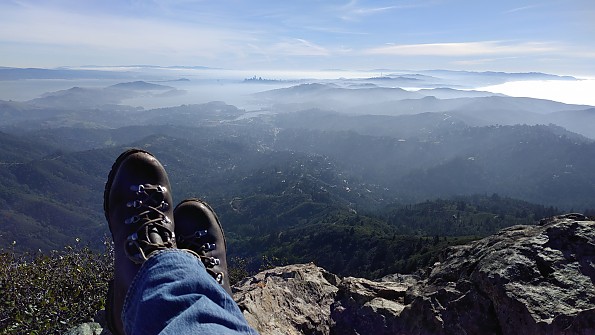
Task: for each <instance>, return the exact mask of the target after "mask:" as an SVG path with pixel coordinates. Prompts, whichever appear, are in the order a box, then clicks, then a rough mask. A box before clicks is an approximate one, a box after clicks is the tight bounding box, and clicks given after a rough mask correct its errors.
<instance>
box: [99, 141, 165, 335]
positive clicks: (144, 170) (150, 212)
mask: <svg viewBox="0 0 595 335" xmlns="http://www.w3.org/2000/svg"><path fill="white" fill-rule="evenodd" d="M103 196H104V199H103V200H104V202H103V209H104V212H105V218H106V219H107V222H108V224H109V228H110V231H111V233H112V239H113V241H114V280H113V282H112V283H110V289H109V292H108V297H107V304H106V318H107V323H108V328H109V329H110V330H111V331H112V333H113V334H117V335H119V334H124V330H123V325H122V319H121V315H122V306H123V304H124V299H125V297H126V293H127V292H128V287H129V286H130V283H131V282H132V280H133V279H134V277H135V275H136V273H137V272H138V270H139V268H140V266H141V265H142V263H143V262H144V261H145V260H147V258H149V257H150V256H151V254H152V253H154V252H155V251H158V250H164V249H168V248H175V246H176V243H175V235H174V223H173V210H172V196H171V186H170V183H169V180H168V178H167V174H166V173H165V169H164V168H163V165H161V163H159V161H158V160H157V159H156V158H155V157H154V156H153V155H151V154H150V153H148V152H146V151H144V150H140V149H131V150H128V151H125V152H124V153H122V154H121V155H120V156H119V157H118V158H117V159H116V162H115V163H114V165H113V166H112V170H111V171H110V173H109V176H108V179H107V183H106V184H105V191H104V195H103Z"/></svg>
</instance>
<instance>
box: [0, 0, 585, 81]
mask: <svg viewBox="0 0 595 335" xmlns="http://www.w3.org/2000/svg"><path fill="white" fill-rule="evenodd" d="M90 64H93V65H106V66H110V65H132V64H150V65H162V66H171V65H188V66H197V65H200V66H209V67H219V68H228V69H278V70H284V69H292V70H321V69H349V70H369V69H380V68H387V69H407V70H421V69H438V68H439V69H453V70H474V71H486V70H492V71H509V72H528V71H541V72H549V73H557V74H570V75H579V76H580V75H583V76H595V1H593V0H534V1H523V0H518V1H512V0H498V1H496V0H485V1H484V0H416V1H413V0H395V1H388V0H387V1H364V0H345V1H335V0H328V1H323V0H303V1H300V0H293V1H281V0H276V1H272V0H270V1H269V0H267V1H258V0H254V1H236V0H0V66H15V67H57V66H80V65H90Z"/></svg>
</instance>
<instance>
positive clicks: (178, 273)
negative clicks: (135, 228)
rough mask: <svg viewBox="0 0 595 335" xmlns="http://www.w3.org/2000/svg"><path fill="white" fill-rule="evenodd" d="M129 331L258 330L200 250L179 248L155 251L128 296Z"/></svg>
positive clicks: (126, 318)
mask: <svg viewBox="0 0 595 335" xmlns="http://www.w3.org/2000/svg"><path fill="white" fill-rule="evenodd" d="M122 320H123V323H124V329H125V331H126V333H127V334H129V335H133V334H175V335H182V334H257V333H256V331H254V330H253V329H252V328H250V326H249V325H248V323H247V321H246V319H245V318H244V316H243V314H242V312H241V311H240V309H239V308H238V306H237V304H236V303H235V301H234V300H233V299H232V297H230V296H229V294H227V292H225V290H224V289H223V288H222V287H221V285H219V283H217V281H215V279H213V277H211V276H210V275H209V274H208V273H207V271H206V270H205V267H204V265H203V264H202V262H201V261H200V260H199V259H197V258H196V257H195V256H194V255H192V254H190V253H188V252H185V251H182V250H177V249H171V250H165V251H160V252H157V253H156V254H154V255H152V256H151V257H150V258H149V259H148V260H146V261H145V263H144V264H143V265H142V267H141V268H140V270H139V272H138V274H137V275H136V277H135V278H134V280H133V282H132V284H131V285H130V288H129V290H128V294H127V296H126V299H125V302H124V308H123V311H122Z"/></svg>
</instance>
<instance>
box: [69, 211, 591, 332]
mask: <svg viewBox="0 0 595 335" xmlns="http://www.w3.org/2000/svg"><path fill="white" fill-rule="evenodd" d="M234 291H235V295H234V297H235V298H236V301H237V302H238V305H239V306H240V308H241V309H242V311H243V312H244V315H245V316H246V319H247V320H248V321H249V322H250V324H251V325H252V326H253V327H255V328H256V329H257V330H258V331H260V332H261V334H263V335H266V334H275V335H277V334H284V335H285V334H337V335H339V334H340V335H351V334H354V335H355V334H424V335H425V334H440V335H442V334H444V335H455V334H457V335H458V334H466V335H470V334H482V335H484V334H486V335H489V334H585V335H586V334H595V222H593V221H590V220H588V218H586V217H584V216H582V215H580V214H568V215H563V216H558V217H555V218H552V219H546V220H542V221H541V222H540V224H539V225H534V226H515V227H510V228H507V229H504V230H502V231H500V232H499V233H497V234H495V235H493V236H490V237H487V238H484V239H482V240H479V241H475V242H472V243H470V244H467V245H463V246H458V247H453V248H449V249H447V250H445V251H444V252H443V254H442V256H441V259H440V262H439V263H436V264H434V265H433V266H432V267H431V268H430V269H427V270H426V271H425V272H424V273H420V274H418V275H417V276H413V275H399V274H395V275H391V276H387V277H385V278H382V279H381V280H377V281H372V280H368V279H362V278H351V277H348V278H338V277H337V276H335V275H333V274H331V273H329V272H327V271H325V270H324V269H322V268H320V267H317V266H315V265H314V264H301V265H290V266H285V267H279V268H275V269H271V270H267V271H263V272H261V273H259V274H257V275H256V276H254V277H251V278H247V279H246V280H244V281H243V282H242V283H240V284H238V285H236V286H235V287H234ZM93 331H94V332H97V331H98V330H97V329H93ZM71 334H73V335H75V334H78V333H71Z"/></svg>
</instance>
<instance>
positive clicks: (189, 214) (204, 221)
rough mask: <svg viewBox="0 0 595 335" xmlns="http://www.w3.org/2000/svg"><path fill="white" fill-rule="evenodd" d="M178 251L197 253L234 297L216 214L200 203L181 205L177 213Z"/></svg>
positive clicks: (224, 243) (196, 200)
mask: <svg viewBox="0 0 595 335" xmlns="http://www.w3.org/2000/svg"><path fill="white" fill-rule="evenodd" d="M174 218H175V221H176V242H177V245H178V248H179V249H188V250H191V251H193V252H194V253H196V254H197V255H198V256H199V258H200V260H201V261H202V263H203V264H204V265H205V267H206V268H207V272H208V273H209V274H211V276H212V277H213V278H215V280H216V281H217V282H218V283H219V284H221V286H223V288H224V289H225V291H227V293H229V295H232V293H231V287H230V285H229V278H228V276H227V259H226V257H227V256H226V253H227V246H226V242H225V235H224V234H223V229H222V228H221V223H220V222H219V219H218V218H217V215H216V214H215V211H213V209H212V208H211V206H209V205H208V204H207V203H206V202H204V201H202V200H199V199H187V200H184V201H182V202H181V203H180V204H179V205H178V206H176V209H175V210H174Z"/></svg>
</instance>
